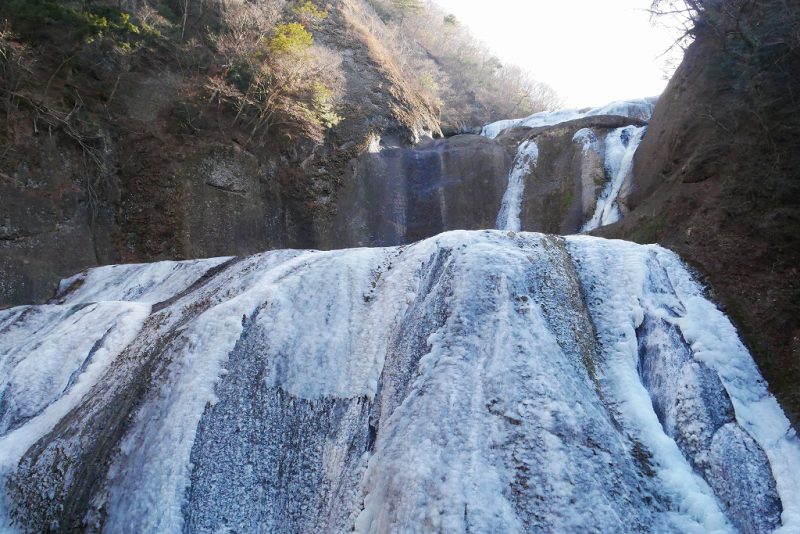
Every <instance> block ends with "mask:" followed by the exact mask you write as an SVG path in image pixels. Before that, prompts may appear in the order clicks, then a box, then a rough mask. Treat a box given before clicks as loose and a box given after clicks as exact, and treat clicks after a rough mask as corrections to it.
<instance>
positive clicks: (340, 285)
mask: <svg viewBox="0 0 800 534" xmlns="http://www.w3.org/2000/svg"><path fill="white" fill-rule="evenodd" d="M59 301H60V302H61V304H53V305H49V306H43V307H26V308H13V309H11V310H6V311H3V312H0V348H2V352H0V362H2V365H3V367H2V368H3V369H4V372H5V370H6V369H10V368H13V369H23V368H25V369H27V371H26V372H27V373H29V374H30V375H31V376H32V377H33V378H32V380H31V381H30V382H29V383H26V382H25V381H23V380H19V379H14V380H7V383H8V384H12V385H11V386H4V387H5V390H4V392H5V393H4V395H5V396H4V397H3V399H4V403H5V404H4V406H6V407H8V406H11V407H13V409H8V408H4V409H5V410H6V412H5V413H8V414H11V415H9V416H8V417H7V418H6V419H5V421H7V422H6V423H4V424H5V430H4V431H3V432H4V433H3V434H2V435H0V468H1V469H2V470H1V471H0V476H2V477H3V485H2V487H3V488H4V494H3V498H2V500H1V501H0V506H2V510H1V511H2V512H3V514H2V520H3V523H2V526H4V527H5V529H6V530H10V531H15V530H28V531H40V530H48V529H50V530H65V531H69V530H81V531H104V532H167V533H170V532H175V533H178V532H185V531H189V532H226V531H227V532H231V531H236V532H350V531H353V530H355V531H358V532H386V531H393V532H394V531H403V532H430V531H442V532H445V531H446V532H462V531H463V532H466V531H472V532H541V531H559V532H587V531H592V532H711V531H714V532H716V531H721V532H734V531H736V530H743V531H746V532H747V531H751V532H763V531H765V529H768V528H771V527H772V526H777V525H778V521H781V522H782V527H781V528H782V529H783V531H784V532H793V531H796V530H797V528H798V527H799V526H800V491H798V487H797V483H796V482H795V478H794V477H795V473H796V472H797V471H798V468H800V445H799V444H798V440H797V438H796V436H794V434H792V433H791V432H790V431H789V425H788V422H787V421H786V419H785V417H784V416H783V414H782V412H781V411H780V409H779V408H778V406H777V404H776V403H775V401H774V399H773V398H772V397H770V396H769V394H768V393H767V390H766V387H765V385H764V383H763V381H761V380H760V378H759V375H758V372H757V370H756V368H755V366H754V365H753V363H752V360H751V359H750V356H749V354H748V353H747V351H746V350H745V349H744V347H743V346H742V344H741V343H740V342H739V340H738V338H737V337H736V334H735V331H734V330H733V328H732V327H731V326H730V323H729V322H728V321H727V319H726V318H725V317H724V315H722V314H721V313H720V312H719V311H718V310H717V309H716V308H714V307H713V305H711V304H710V303H709V302H708V301H707V300H705V299H704V298H703V296H702V292H701V290H700V288H699V287H698V286H697V284H696V283H695V282H694V281H693V280H692V279H691V276H690V275H689V274H688V272H687V271H686V269H685V268H684V267H683V265H682V264H681V263H680V261H679V260H678V259H677V258H676V257H675V256H674V255H673V254H671V253H669V252H668V251H665V250H663V249H661V248H659V247H655V246H639V245H634V244H630V243H624V242H614V241H605V240H601V239H596V238H588V237H569V238H557V237H552V236H546V235H541V234H529V233H513V232H507V231H503V232H499V231H481V232H463V231H460V232H451V233H446V234H442V235H440V236H437V237H434V238H431V239H428V240H425V241H421V242H419V243H416V244H414V245H409V246H403V247H395V248H383V249H354V250H343V251H333V252H315V251H274V252H268V253H264V254H259V255H256V256H251V257H247V258H235V259H229V258H223V259H219V260H204V261H202V262H185V263H184V262H178V263H174V262H173V263H160V264H152V265H150V266H118V267H113V268H101V269H95V270H90V271H88V272H87V273H84V274H82V275H81V276H80V277H78V278H74V279H70V280H68V281H66V282H65V283H64V284H62V292H61V294H60V295H59ZM81 311H84V313H85V314H90V313H96V314H101V316H95V317H94V318H93V319H92V320H91V321H89V320H88V318H87V319H85V320H84V322H81V321H82V319H81V317H84V316H82V315H80V312H81ZM101 312H104V313H101ZM86 321H88V322H86ZM86 325H92V328H91V329H88V330H87V329H86ZM109 332H110V333H109ZM53 336H55V337H53ZM53 339H57V340H59V346H60V347H61V348H62V350H61V351H60V352H59V351H56V350H49V349H48V350H39V348H40V347H46V346H48V345H47V343H52V340H53ZM48 340H49V341H48ZM95 346H97V347H98V348H97V350H96V351H95V352H94V353H93V355H91V354H92V350H93V347H95ZM676 347H677V348H679V349H680V350H677V351H675V350H672V348H676ZM7 362H13V365H12V364H8V363H7ZM61 362H68V364H67V365H61ZM20 366H22V367H20ZM25 366H27V367H25ZM20 372H21V371H20ZM37 373H40V374H41V376H38V375H37ZM9 376H12V378H13V377H14V376H17V375H14V374H13V373H12V374H11V375H9ZM20 376H21V375H20ZM37 384H38V385H37ZM45 385H46V387H45ZM734 503H735V504H734ZM781 509H782V513H781ZM748 529H750V530H748Z"/></svg>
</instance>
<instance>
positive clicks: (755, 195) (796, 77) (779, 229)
mask: <svg viewBox="0 0 800 534" xmlns="http://www.w3.org/2000/svg"><path fill="white" fill-rule="evenodd" d="M702 4H703V5H706V9H705V11H704V12H703V13H702V16H701V17H700V23H699V25H698V27H697V28H696V30H695V31H696V39H695V41H694V43H693V44H692V45H691V46H690V47H689V49H688V50H687V52H686V57H685V59H684V61H683V63H682V64H681V66H680V68H679V69H678V70H677V72H676V73H675V75H674V77H673V78H672V80H671V81H670V83H669V86H668V88H667V90H666V91H665V93H664V94H663V95H662V97H661V99H660V100H659V103H658V105H657V106H656V109H655V112H654V115H653V118H652V121H651V123H650V126H649V128H648V132H647V135H646V136H645V138H644V140H643V141H642V144H641V146H640V148H639V150H638V152H637V153H636V157H635V162H634V164H635V165H634V167H635V175H636V180H637V183H638V188H637V189H636V190H635V191H634V192H633V193H632V194H631V195H630V200H629V208H630V209H631V210H632V211H631V213H630V215H629V216H628V217H627V218H626V219H624V220H623V221H622V222H621V223H620V224H618V225H613V226H610V227H607V228H605V229H602V230H600V231H599V232H598V233H599V234H601V235H605V236H613V237H621V238H625V239H633V240H636V241H639V242H658V243H662V244H664V245H666V246H667V247H669V248H671V249H673V250H676V251H678V252H679V253H680V254H681V256H682V257H684V258H686V259H687V260H688V261H689V262H691V264H692V265H693V266H695V267H696V268H697V269H698V270H699V271H700V272H701V273H703V274H704V275H705V276H706V277H707V278H706V282H707V283H708V284H709V286H710V287H711V288H713V289H712V291H713V295H714V297H715V298H716V299H718V300H719V301H720V303H722V305H724V306H725V308H726V310H727V311H728V312H729V313H730V315H731V317H732V318H733V319H734V320H735V321H736V322H737V324H738V326H739V327H740V328H741V330H742V332H743V334H744V336H745V339H746V340H747V342H748V344H749V345H750V346H751V347H752V349H753V351H754V354H755V357H756V360H757V361H758V364H759V366H760V367H761V369H762V371H763V372H764V375H765V377H766V378H767V380H768V382H769V384H770V386H771V387H772V388H773V390H774V391H775V392H776V394H777V395H778V397H779V399H780V400H781V401H782V402H783V403H784V406H785V407H786V408H787V410H788V411H789V413H790V414H791V417H792V419H793V421H795V423H797V421H798V417H800V388H798V386H797V384H800V276H798V265H800V179H798V176H800V141H798V139H799V138H798V132H800V102H799V101H798V100H797V95H798V94H800V11H799V10H798V6H797V5H796V3H790V2H780V1H771V0H759V1H757V2H732V3H730V5H729V6H727V4H724V3H721V4H715V3H710V2H708V3H706V2H703V3H702ZM726 6H727V7H726Z"/></svg>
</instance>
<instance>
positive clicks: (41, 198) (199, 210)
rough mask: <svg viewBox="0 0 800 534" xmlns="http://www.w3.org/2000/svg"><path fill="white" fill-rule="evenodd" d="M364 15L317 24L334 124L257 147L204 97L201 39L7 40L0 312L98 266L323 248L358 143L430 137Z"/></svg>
mask: <svg viewBox="0 0 800 534" xmlns="http://www.w3.org/2000/svg"><path fill="white" fill-rule="evenodd" d="M205 4H207V3H201V4H198V5H205ZM267 4H270V3H267ZM272 4H276V5H280V4H281V2H272ZM37 5H38V4H37ZM43 5H48V4H47V2H44V3H43ZM9 6H10V7H8V8H7V9H20V8H18V7H17V8H15V7H13V6H12V5H11V4H10V5H9ZM287 9H288V8H287ZM198 16H200V15H198ZM206 16H207V13H206ZM370 16H371V15H370V13H369V11H368V10H367V9H366V7H365V5H364V4H363V3H361V2H360V1H358V0H353V1H348V0H342V1H340V2H335V3H333V4H331V5H330V6H329V11H328V13H327V16H326V17H325V19H324V20H321V21H319V22H318V23H317V24H316V25H315V26H314V38H315V42H316V43H317V44H318V45H320V46H325V47H327V48H328V50H330V55H331V57H332V58H334V59H336V60H337V64H336V65H333V64H332V65H330V68H334V67H335V66H336V67H338V61H340V62H341V66H340V69H339V70H340V71H341V75H342V77H343V94H342V97H341V100H342V106H341V109H340V110H339V113H340V114H341V117H342V120H341V122H340V123H339V124H338V125H337V126H336V127H334V128H332V129H330V130H328V132H327V134H326V136H325V139H324V140H323V141H322V142H319V141H315V140H312V139H307V138H304V137H303V136H302V135H300V136H297V135H294V136H292V137H288V136H285V135H284V132H283V131H282V130H281V129H280V127H276V128H274V129H273V130H271V131H270V132H269V133H267V134H266V135H264V136H261V137H258V138H254V137H253V135H252V131H251V128H250V125H245V124H244V121H242V120H239V121H238V122H237V118H239V117H238V114H237V111H236V109H231V108H230V107H226V106H223V105H220V104H219V103H218V102H217V101H215V100H213V97H214V94H215V93H213V92H211V91H210V90H209V89H208V85H209V81H210V80H213V79H214V76H217V75H218V73H219V72H227V71H225V69H228V67H226V66H224V63H225V61H224V60H225V58H223V57H221V56H219V55H215V54H216V52H215V51H214V49H213V48H210V47H209V46H210V45H209V46H205V45H197V46H196V47H195V48H194V49H191V50H190V51H189V52H185V51H183V52H181V53H178V51H176V50H175V48H174V46H175V45H174V43H173V42H168V41H167V40H165V39H162V38H159V39H157V40H155V41H154V42H152V43H150V44H148V45H146V46H144V47H142V48H139V49H136V50H134V51H132V52H130V51H126V50H124V49H121V48H120V47H119V46H116V45H110V44H109V43H108V40H100V41H97V42H95V43H93V44H77V45H76V44H75V42H74V41H73V40H71V38H70V37H69V36H68V30H61V29H60V28H59V27H58V26H54V27H50V26H43V27H42V28H41V29H37V32H39V33H37V39H38V41H36V44H35V45H26V43H25V42H24V40H22V39H20V38H19V37H18V36H16V37H15V36H12V35H10V34H8V33H3V35H2V42H0V46H2V51H3V54H2V57H3V61H1V62H0V63H2V65H0V67H2V71H3V78H2V82H3V83H2V94H0V96H1V97H2V101H3V104H4V105H3V106H2V109H1V110H0V114H2V118H3V122H4V124H5V128H3V131H2V132H0V136H2V143H3V145H4V149H3V150H2V151H1V152H0V198H2V199H3V200H2V203H0V273H2V274H1V275H0V306H4V305H6V306H7V305H9V304H16V303H23V302H37V301H39V302H40V301H42V300H45V299H47V298H49V297H50V296H52V294H53V289H54V287H55V284H56V283H57V280H58V279H59V278H62V277H64V276H68V275H69V274H70V273H74V272H77V271H80V270H82V269H84V268H86V267H89V266H93V265H102V264H108V263H118V262H131V261H151V260H159V259H181V258H196V257H209V256H219V255H233V254H248V253H253V252H256V251H260V250H266V249H271V248H276V247H319V246H325V245H326V242H324V241H320V239H319V234H320V232H321V231H322V230H321V229H325V228H326V226H327V221H329V220H330V218H331V217H332V216H333V215H334V214H335V212H336V208H335V205H334V204H333V198H334V193H335V191H336V190H337V188H338V186H339V185H340V184H341V183H342V180H343V177H344V176H345V173H346V170H347V169H348V162H349V161H351V160H352V159H353V158H355V157H356V156H357V155H358V154H359V153H360V152H361V151H362V150H363V149H364V147H365V146H366V145H367V144H368V142H369V140H370V139H372V138H373V137H374V136H380V137H387V138H391V139H395V140H397V142H398V143H401V144H406V145H407V144H410V143H413V142H416V141H418V140H419V139H420V137H421V136H424V135H432V134H437V133H438V132H439V126H438V121H437V119H436V114H435V110H434V109H433V108H432V107H431V105H430V104H429V103H428V102H427V101H426V100H425V99H424V98H423V97H421V96H420V95H419V94H417V93H416V92H415V91H414V89H413V88H411V87H410V86H409V84H408V83H407V82H406V81H405V80H404V79H403V77H402V76H400V74H399V70H398V67H397V65H396V61H397V58H395V57H393V56H392V52H391V50H389V49H387V48H385V47H384V46H383V44H382V43H381V41H380V39H379V36H376V35H375V34H374V33H373V29H374V27H373V26H374V25H375V24H376V22H375V20H373V19H372V18H370ZM371 25H373V26H371ZM371 28H373V29H371ZM42 32H44V35H45V37H44V38H41V35H40V34H41V33H42ZM65 43H68V44H69V45H70V46H75V47H76V48H74V49H73V50H71V51H70V52H69V53H65V52H64V51H63V50H62V48H63V47H66V46H67V44H65ZM184 46H188V45H184ZM187 63H188V64H187ZM328 245H329V244H328ZM329 246H330V245H329Z"/></svg>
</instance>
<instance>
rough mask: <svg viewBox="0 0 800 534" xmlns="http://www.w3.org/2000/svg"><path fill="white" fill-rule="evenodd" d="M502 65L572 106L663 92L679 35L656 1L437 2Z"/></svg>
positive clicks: (474, 0)
mask: <svg viewBox="0 0 800 534" xmlns="http://www.w3.org/2000/svg"><path fill="white" fill-rule="evenodd" d="M434 1H435V3H437V4H439V6H440V7H441V8H442V9H443V10H445V11H447V12H448V13H453V14H455V15H456V17H457V18H458V19H459V21H460V22H461V23H462V24H465V25H466V26H467V27H469V28H470V29H471V30H472V32H473V33H474V34H475V35H476V36H477V37H478V38H479V39H481V40H482V41H483V42H484V43H486V44H487V45H488V46H489V47H490V48H491V49H492V51H493V52H494V53H495V54H496V55H497V57H498V58H500V59H501V60H502V61H508V62H512V63H516V64H517V65H519V66H521V67H523V68H525V69H527V70H528V71H529V72H530V73H531V75H533V76H534V77H535V78H536V79H537V80H539V81H543V82H546V83H548V84H549V85H550V86H552V87H553V88H554V89H555V90H556V91H558V93H559V95H560V96H561V97H562V98H563V99H564V102H565V105H566V106H569V107H583V106H599V105H603V104H607V103H608V102H611V101H613V100H622V99H627V98H639V97H644V96H654V95H658V94H660V93H661V91H662V90H663V89H664V87H665V86H666V83H667V79H666V78H667V76H669V75H671V74H672V72H673V70H674V68H675V67H676V66H677V61H678V60H679V54H680V52H679V50H674V51H673V52H672V53H671V54H667V55H666V56H662V57H659V56H661V55H662V53H663V52H664V51H665V50H667V49H668V48H669V47H670V45H671V43H672V42H673V41H674V39H675V37H676V32H675V31H673V30H669V29H667V28H665V27H664V25H662V24H656V25H654V24H653V23H652V22H651V19H650V13H649V12H647V9H648V8H649V7H650V0H434Z"/></svg>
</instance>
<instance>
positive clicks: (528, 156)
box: [496, 139, 539, 232]
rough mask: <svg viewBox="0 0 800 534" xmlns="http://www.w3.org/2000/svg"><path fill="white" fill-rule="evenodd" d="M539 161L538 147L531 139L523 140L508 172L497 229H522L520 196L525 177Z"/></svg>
mask: <svg viewBox="0 0 800 534" xmlns="http://www.w3.org/2000/svg"><path fill="white" fill-rule="evenodd" d="M538 161H539V147H538V146H537V145H536V143H535V142H534V141H533V140H532V139H528V140H526V141H523V142H522V144H520V146H519V149H517V156H516V157H515V158H514V163H513V165H512V166H511V172H510V173H509V174H508V187H507V188H506V192H505V193H504V194H503V202H502V204H501V206H500V212H499V213H498V214H497V223H496V226H497V228H498V229H499V230H510V231H513V232H519V231H520V230H521V229H522V226H521V223H520V220H519V213H520V209H521V208H522V196H523V194H524V193H525V178H527V176H528V174H530V173H531V171H532V170H533V169H534V168H535V167H536V163H537V162H538Z"/></svg>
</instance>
